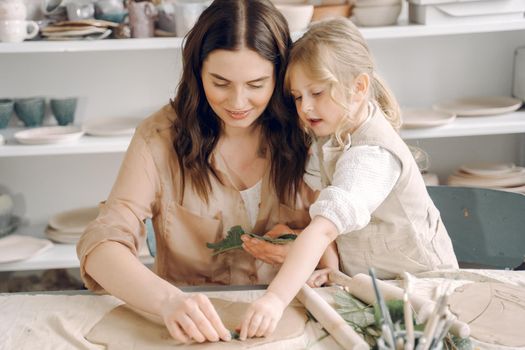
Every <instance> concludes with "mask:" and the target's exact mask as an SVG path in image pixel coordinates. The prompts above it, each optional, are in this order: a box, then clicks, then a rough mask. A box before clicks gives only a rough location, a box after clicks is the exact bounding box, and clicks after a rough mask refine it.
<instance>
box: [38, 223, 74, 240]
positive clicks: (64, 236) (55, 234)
mask: <svg viewBox="0 0 525 350" xmlns="http://www.w3.org/2000/svg"><path fill="white" fill-rule="evenodd" d="M44 232H45V233H46V237H47V238H49V239H50V240H52V241H54V242H58V243H66V244H76V243H77V242H78V240H79V239H80V234H77V233H75V234H71V233H65V232H61V231H57V230H55V229H53V228H52V227H50V226H47V227H46V229H45V231H44Z"/></svg>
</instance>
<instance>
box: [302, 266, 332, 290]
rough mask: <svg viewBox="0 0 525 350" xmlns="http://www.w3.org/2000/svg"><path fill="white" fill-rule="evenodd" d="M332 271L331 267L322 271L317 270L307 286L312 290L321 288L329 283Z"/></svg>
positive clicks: (307, 282)
mask: <svg viewBox="0 0 525 350" xmlns="http://www.w3.org/2000/svg"><path fill="white" fill-rule="evenodd" d="M330 271H332V269H331V268H329V267H327V268H325V269H321V270H315V271H314V272H313V273H312V275H311V276H310V278H309V279H308V281H306V284H308V286H310V287H312V288H318V287H321V286H322V285H323V284H325V283H326V282H328V280H329V278H328V276H329V274H330Z"/></svg>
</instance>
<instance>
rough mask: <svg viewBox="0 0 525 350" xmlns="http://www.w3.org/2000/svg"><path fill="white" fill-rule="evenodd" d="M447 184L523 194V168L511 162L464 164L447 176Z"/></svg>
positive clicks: (524, 185)
mask: <svg viewBox="0 0 525 350" xmlns="http://www.w3.org/2000/svg"><path fill="white" fill-rule="evenodd" d="M448 184H449V185H451V186H469V187H485V188H492V189H497V190H503V191H509V192H517V193H523V194H525V168H522V167H518V166H516V165H515V164H513V163H477V164H465V165H462V166H461V167H460V168H459V169H458V170H457V171H456V172H455V173H454V174H452V175H451V176H450V177H449V178H448Z"/></svg>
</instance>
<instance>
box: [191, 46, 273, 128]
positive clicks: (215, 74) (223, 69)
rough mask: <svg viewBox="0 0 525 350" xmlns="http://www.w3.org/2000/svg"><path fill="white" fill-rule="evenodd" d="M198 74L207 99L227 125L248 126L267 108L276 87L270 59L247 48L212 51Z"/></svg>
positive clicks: (233, 126) (228, 126)
mask: <svg viewBox="0 0 525 350" xmlns="http://www.w3.org/2000/svg"><path fill="white" fill-rule="evenodd" d="M201 75H202V85H203V87H204V93H205V94H206V99H207V100H208V103H209V104H210V106H211V108H212V109H213V111H214V112H215V114H217V115H218V116H219V118H220V119H221V120H222V121H223V122H224V125H225V127H226V129H228V128H248V127H250V126H251V125H252V124H253V122H254V121H255V120H257V118H259V116H260V115H261V114H262V113H263V112H264V110H265V109H266V106H267V105H268V102H269V101H270V98H271V97H272V94H273V91H274V87H275V79H274V66H273V64H272V62H270V61H268V60H267V59H265V58H263V57H262V56H261V55H259V54H258V53H257V52H255V51H252V50H249V49H246V48H243V49H240V50H237V51H229V50H215V51H212V52H211V53H210V54H209V55H208V57H206V59H205V60H204V63H203V66H202V72H201Z"/></svg>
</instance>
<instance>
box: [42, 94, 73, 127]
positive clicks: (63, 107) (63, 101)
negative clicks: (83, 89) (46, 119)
mask: <svg viewBox="0 0 525 350" xmlns="http://www.w3.org/2000/svg"><path fill="white" fill-rule="evenodd" d="M49 104H50V105H51V113H53V116H54V117H55V119H56V121H57V123H58V125H67V124H71V123H73V120H74V119H75V110H76V108H77V98H76V97H67V98H52V99H50V100H49Z"/></svg>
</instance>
